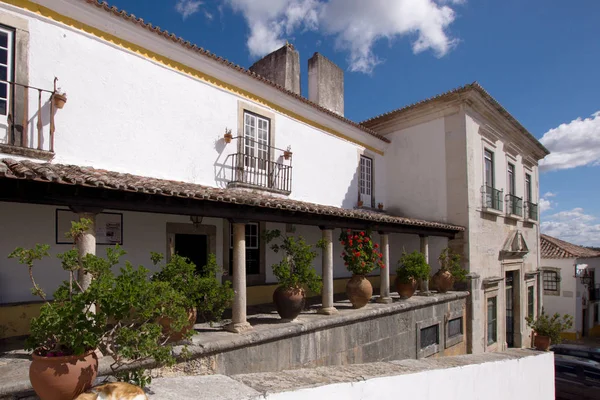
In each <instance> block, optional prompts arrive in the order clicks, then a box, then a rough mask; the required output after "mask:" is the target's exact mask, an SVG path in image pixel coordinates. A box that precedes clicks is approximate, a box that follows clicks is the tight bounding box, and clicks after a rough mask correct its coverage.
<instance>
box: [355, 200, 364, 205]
mask: <svg viewBox="0 0 600 400" xmlns="http://www.w3.org/2000/svg"><path fill="white" fill-rule="evenodd" d="M356 204H357V205H358V206H359V207H362V206H363V204H364V203H363V201H362V200H359V201H358V203H356Z"/></svg>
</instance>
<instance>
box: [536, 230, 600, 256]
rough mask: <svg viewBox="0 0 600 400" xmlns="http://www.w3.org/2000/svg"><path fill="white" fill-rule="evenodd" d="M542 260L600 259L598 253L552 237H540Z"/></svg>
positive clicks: (599, 252) (542, 235)
mask: <svg viewBox="0 0 600 400" xmlns="http://www.w3.org/2000/svg"><path fill="white" fill-rule="evenodd" d="M540 245H541V248H542V250H541V254H542V258H593V257H600V251H596V250H592V249H588V248H585V247H582V246H577V245H575V244H572V243H569V242H565V241H564V240H560V239H557V238H554V237H552V236H548V235H544V234H541V235H540Z"/></svg>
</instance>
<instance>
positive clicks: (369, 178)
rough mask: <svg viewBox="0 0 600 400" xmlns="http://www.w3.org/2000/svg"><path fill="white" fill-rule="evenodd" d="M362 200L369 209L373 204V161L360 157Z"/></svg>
mask: <svg viewBox="0 0 600 400" xmlns="http://www.w3.org/2000/svg"><path fill="white" fill-rule="evenodd" d="M359 185H360V200H361V201H362V202H363V204H364V205H365V206H367V207H372V205H373V204H372V203H373V159H372V158H369V157H366V156H360V183H359Z"/></svg>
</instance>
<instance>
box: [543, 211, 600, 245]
mask: <svg viewBox="0 0 600 400" xmlns="http://www.w3.org/2000/svg"><path fill="white" fill-rule="evenodd" d="M597 221H598V218H596V217H595V216H593V215H589V214H586V213H585V212H584V210H583V209H582V208H574V209H572V210H569V211H561V212H558V213H555V214H552V215H550V216H548V217H545V218H544V221H543V222H542V223H541V225H540V227H541V230H542V232H543V233H545V234H548V235H550V236H554V237H558V238H560V239H562V240H566V241H567V242H571V243H575V244H579V245H582V246H600V223H598V222H597Z"/></svg>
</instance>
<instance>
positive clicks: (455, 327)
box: [448, 317, 463, 338]
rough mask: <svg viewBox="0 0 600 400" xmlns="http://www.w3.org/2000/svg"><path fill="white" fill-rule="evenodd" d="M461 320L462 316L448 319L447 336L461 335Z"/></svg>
mask: <svg viewBox="0 0 600 400" xmlns="http://www.w3.org/2000/svg"><path fill="white" fill-rule="evenodd" d="M462 327H463V320H462V317H458V318H454V319H451V320H450V321H448V338H453V337H455V336H458V335H462V333H463V331H462Z"/></svg>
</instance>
